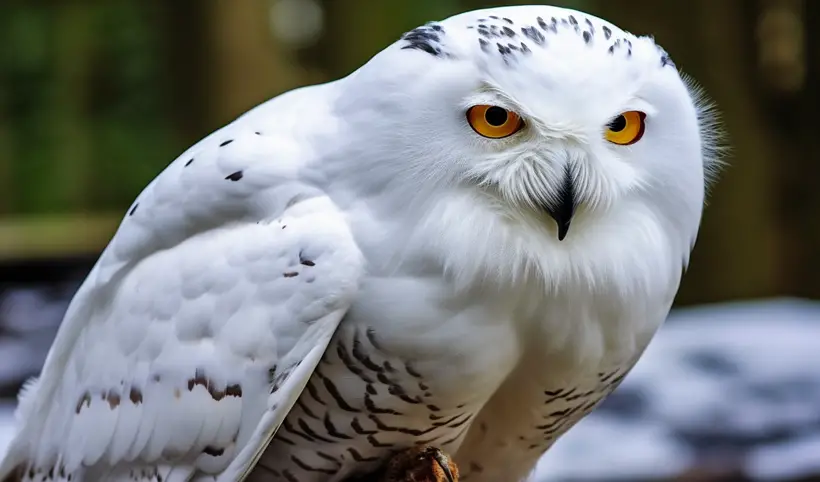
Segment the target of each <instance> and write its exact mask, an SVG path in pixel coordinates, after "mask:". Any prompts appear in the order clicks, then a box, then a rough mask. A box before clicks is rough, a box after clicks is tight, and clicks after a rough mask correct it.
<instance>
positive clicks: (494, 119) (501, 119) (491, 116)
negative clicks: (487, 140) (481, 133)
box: [484, 106, 507, 127]
mask: <svg viewBox="0 0 820 482" xmlns="http://www.w3.org/2000/svg"><path fill="white" fill-rule="evenodd" d="M484 119H485V120H486V121H487V124H490V125H491V126H493V127H498V126H503V125H504V123H505V122H507V111H506V110H504V109H502V108H501V107H495V106H493V107H490V108H489V109H487V112H485V113H484Z"/></svg>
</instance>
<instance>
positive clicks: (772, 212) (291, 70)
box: [0, 0, 820, 303]
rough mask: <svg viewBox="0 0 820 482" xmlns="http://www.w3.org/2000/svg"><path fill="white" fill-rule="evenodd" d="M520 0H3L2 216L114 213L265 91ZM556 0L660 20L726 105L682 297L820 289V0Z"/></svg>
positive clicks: (653, 23)
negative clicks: (314, 26)
mask: <svg viewBox="0 0 820 482" xmlns="http://www.w3.org/2000/svg"><path fill="white" fill-rule="evenodd" d="M286 2H287V3H288V5H289V6H290V7H289V8H290V10H289V11H290V12H291V14H293V11H294V8H295V9H297V10H296V14H295V16H293V17H292V18H289V19H287V21H286V22H285V23H286V24H294V25H297V24H299V22H300V21H302V20H303V18H302V17H305V18H307V16H308V15H307V14H308V13H309V11H308V10H309V8H308V7H310V8H313V7H316V8H315V9H314V10H317V9H318V10H320V11H321V12H322V13H323V15H322V24H321V28H320V29H319V30H318V34H317V35H316V38H312V39H308V40H305V41H302V42H301V43H300V44H299V45H296V44H290V43H288V41H287V39H286V37H287V36H285V35H277V32H276V28H275V25H276V22H273V21H272V20H271V18H272V15H283V13H282V12H285V10H284V9H281V8H280V9H277V8H276V7H277V5H279V6H280V7H281V6H282V5H284V4H285V3H286ZM520 3H531V2H518V1H490V0H395V1H383V0H230V1H227V0H222V1H220V0H174V1H167V0H166V1H163V0H108V1H106V2H102V1H96V2H95V1H92V0H72V1H69V0H63V1H57V0H37V1H22V0H7V1H6V2H4V3H3V4H2V5H0V216H4V217H6V218H8V217H18V218H19V217H24V218H28V217H33V218H32V219H35V218H36V219H40V218H42V219H53V216H54V215H76V214H78V213H85V214H86V215H87V217H88V218H89V219H91V218H93V217H94V216H96V215H98V214H100V213H112V212H113V213H115V216H114V217H113V218H111V220H116V217H118V216H119V215H121V213H122V212H124V210H125V209H127V207H128V206H129V205H130V203H131V202H132V200H133V199H134V197H135V196H136V195H137V194H138V193H139V191H140V190H141V189H142V188H143V187H144V186H145V185H146V184H147V183H148V182H150V180H151V179H153V178H154V176H156V175H157V173H158V172H159V171H160V170H161V169H162V168H163V167H164V166H165V165H167V164H168V162H169V161H171V160H172V159H173V158H174V157H176V155H178V154H179V153H180V152H182V151H183V150H184V149H185V148H186V147H188V146H189V145H191V144H192V143H193V142H195V141H197V140H198V139H199V138H201V137H203V136H204V135H206V134H208V133H209V132H210V131H213V130H214V129H216V128H218V127H219V126H221V125H224V124H225V123H227V122H229V121H230V120H232V119H233V118H235V117H236V116H238V115H240V114H241V113H242V112H244V111H245V110H247V109H249V108H251V107H253V106H254V105H256V104H258V103H260V102H262V101H264V100H266V99H267V98H270V97H272V96H275V95H277V94H279V93H281V92H284V91H286V90H289V89H291V88H294V87H297V86H300V85H305V84H311V83H317V82H323V81H326V80H330V79H334V78H338V77H340V76H343V75H346V74H348V73H349V72H351V71H352V70H354V69H355V68H356V67H358V66H359V65H361V64H362V63H364V62H365V61H367V59H368V58H370V57H371V56H372V55H374V54H375V53H377V52H378V51H379V50H381V49H382V48H384V47H385V46H386V45H388V44H389V43H391V42H393V41H395V40H396V39H397V38H398V36H399V35H400V34H401V33H402V32H405V31H407V30H409V29H411V28H413V27H415V26H417V25H419V24H422V23H424V22H426V21H429V20H433V19H440V18H444V17H447V16H449V15H453V14H455V13H458V12H461V11H464V10H470V9H475V8H482V7H491V6H499V5H503V4H520ZM549 3H551V4H554V5H559V6H568V7H572V8H578V9H581V10H585V11H588V12H590V13H592V14H594V15H598V16H601V17H603V18H606V19H608V20H611V21H613V22H614V23H615V24H618V25H620V26H622V27H624V28H626V29H627V30H630V31H633V32H635V33H638V34H644V33H652V34H654V36H655V38H656V39H657V40H658V41H659V43H660V44H661V45H663V46H664V47H665V48H666V50H667V51H669V52H670V53H671V54H672V57H673V58H674V59H675V61H676V63H677V64H678V66H679V67H681V68H682V69H683V70H684V71H686V72H687V73H689V74H692V75H693V76H694V77H695V78H696V79H698V82H699V83H700V84H701V85H703V86H704V87H705V90H706V92H708V93H709V95H710V97H711V98H712V99H714V100H715V101H716V103H717V105H718V106H719V108H720V112H721V113H722V117H723V120H724V122H725V125H726V128H727V130H728V132H729V139H730V142H731V145H732V149H733V155H732V156H731V157H730V158H729V162H730V164H731V165H730V167H729V169H728V170H726V171H725V172H724V175H723V177H722V179H721V182H720V183H719V184H718V186H717V188H716V189H715V190H714V192H713V195H712V196H711V199H710V205H709V208H708V209H707V211H706V216H705V218H704V225H703V229H702V233H701V236H700V239H699V241H698V247H697V248H696V250H695V253H694V256H693V262H692V269H691V271H690V272H689V274H688V275H687V276H686V278H685V283H684V287H683V289H682V292H681V295H680V297H679V300H681V301H682V302H685V303H688V302H703V301H715V300H721V299H726V298H738V297H754V296H762V295H772V294H777V293H790V294H798V295H802V296H814V297H820V277H818V275H817V273H818V272H820V250H818V249H817V248H816V247H817V246H820V223H818V222H817V221H816V216H817V214H818V212H820V191H818V190H817V189H816V188H815V187H814V182H816V181H813V180H814V179H816V178H817V177H818V176H820V163H817V162H816V153H815V152H814V149H813V138H814V132H813V131H814V130H815V127H816V125H817V121H816V120H815V116H814V114H813V112H814V111H815V110H816V108H817V107H818V105H820V101H819V100H818V82H817V68H818V66H819V65H820V54H819V53H818V45H820V42H818V39H817V35H818V34H817V32H819V31H820V25H818V19H820V13H818V10H820V2H809V1H808V0H754V1H752V0H722V1H720V2H715V1H712V0H692V1H671V0H669V1H664V2H658V1H656V0H632V1H630V2H613V1H611V0H610V1H605V0H565V1H556V2H549ZM298 9H304V10H303V13H304V15H302V17H300V14H299V11H298ZM277 18H278V17H277ZM281 24H282V22H279V25H281ZM812 160H815V161H814V162H812ZM49 216H52V217H51V218H49ZM111 220H109V221H105V222H103V223H102V224H100V225H94V226H96V227H94V228H93V229H91V228H89V227H88V226H90V225H88V224H87V223H83V222H76V223H73V224H72V223H63V224H61V225H60V226H70V225H74V226H77V228H76V229H77V230H91V231H94V232H95V233H97V234H95V235H94V236H88V239H87V242H88V245H89V248H88V249H89V250H91V251H93V250H97V249H100V248H101V246H99V245H98V244H99V242H100V241H99V240H100V235H99V233H101V232H105V230H108V229H111V228H110V227H109V226H112V225H113V224H112V223H111ZM1 222H2V220H0V223H1ZM17 222H18V225H19V226H24V228H23V227H21V228H18V227H16V226H17V225H15V226H11V227H9V226H8V225H5V226H4V228H3V229H0V233H17V234H14V235H8V236H7V237H8V239H12V238H13V239H14V242H12V243H5V240H3V239H0V244H3V246H5V245H7V244H8V245H9V246H12V245H13V247H12V248H10V249H13V250H17V249H18V247H21V246H22V247H24V246H26V245H29V244H31V245H33V244H35V243H29V242H28V241H27V239H28V238H27V237H26V235H21V234H19V232H23V233H41V232H47V233H58V232H60V231H59V230H58V229H57V228H55V227H53V226H46V227H42V226H36V225H32V224H31V223H30V222H29V221H28V219H24V220H22V221H19V220H18V221H17ZM106 223H107V224H106ZM60 229H63V228H60ZM52 236H53V237H55V238H58V240H59V238H60V237H61V236H65V238H66V239H72V240H73V241H72V242H71V243H70V244H71V245H72V246H74V247H75V250H76V248H77V247H78V246H80V245H81V244H82V242H83V239H84V238H83V235H79V236H77V235H74V236H70V235H69V234H67V233H63V234H62V235H61V234H52ZM46 244H48V243H46ZM39 245H43V243H39ZM52 245H54V246H59V242H55V243H51V244H48V246H49V248H48V249H52V248H51V246H52ZM0 247H2V246H0ZM0 251H2V250H0ZM22 254H25V252H22Z"/></svg>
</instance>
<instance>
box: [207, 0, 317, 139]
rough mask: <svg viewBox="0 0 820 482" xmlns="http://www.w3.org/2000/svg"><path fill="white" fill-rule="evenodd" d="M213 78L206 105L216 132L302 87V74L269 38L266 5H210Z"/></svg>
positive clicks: (255, 0) (253, 1) (251, 1)
mask: <svg viewBox="0 0 820 482" xmlns="http://www.w3.org/2000/svg"><path fill="white" fill-rule="evenodd" d="M206 5H207V26H208V45H207V49H208V51H209V52H210V56H209V59H208V60H209V61H208V69H207V71H206V75H208V76H210V77H211V81H212V84H211V87H212V90H211V91H210V93H209V95H208V97H207V100H208V102H209V104H210V113H209V118H210V119H211V120H212V122H213V123H215V124H216V125H214V127H217V126H218V125H222V124H224V123H226V122H229V121H231V120H232V119H234V118H235V117H236V116H238V115H239V114H241V113H243V112H244V111H246V110H248V109H249V108H251V107H253V106H255V105H256V104H259V103H260V102H261V101H263V100H266V99H268V98H270V97H273V96H274V95H277V94H280V93H282V92H284V91H286V90H289V89H292V88H294V87H297V86H299V85H301V84H302V74H303V73H302V70H301V68H300V67H299V66H298V64H297V63H296V62H295V61H294V60H293V59H291V58H290V57H289V55H288V52H287V51H286V50H285V49H284V48H283V47H282V46H281V45H279V43H278V42H277V41H276V39H275V38H274V37H273V36H272V35H271V34H270V2H268V1H267V0H242V1H233V0H231V1H228V0H208V1H207V2H206Z"/></svg>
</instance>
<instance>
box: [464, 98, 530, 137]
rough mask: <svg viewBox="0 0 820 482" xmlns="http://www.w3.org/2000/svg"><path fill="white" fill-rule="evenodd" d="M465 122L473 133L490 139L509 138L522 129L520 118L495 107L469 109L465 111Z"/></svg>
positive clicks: (522, 124) (479, 106)
mask: <svg viewBox="0 0 820 482" xmlns="http://www.w3.org/2000/svg"><path fill="white" fill-rule="evenodd" d="M467 122H469V123H470V127H472V128H473V130H474V131H476V132H477V133H479V134H481V135H482V136H484V137H489V138H490V139H501V138H502V137H507V136H511V135H513V134H515V133H516V132H518V131H519V130H521V128H522V127H524V121H523V120H522V119H521V116H519V115H518V114H516V113H515V112H510V111H508V110H507V109H504V108H502V107H498V106H495V105H474V106H472V107H470V108H469V109H468V110H467Z"/></svg>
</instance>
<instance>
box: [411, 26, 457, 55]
mask: <svg viewBox="0 0 820 482" xmlns="http://www.w3.org/2000/svg"><path fill="white" fill-rule="evenodd" d="M444 34H445V32H444V27H442V26H441V25H439V24H437V23H434V22H431V23H428V24H426V25H423V26H421V27H417V28H414V29H413V30H411V31H409V32H407V33H405V34H404V35H402V36H401V39H402V40H404V41H405V42H407V45H405V46H403V47H402V50H421V51H422V52H427V53H428V54H430V55H432V56H433V57H440V56H447V54H446V53H444V52H443V51H442V45H441V36H442V35H444Z"/></svg>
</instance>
